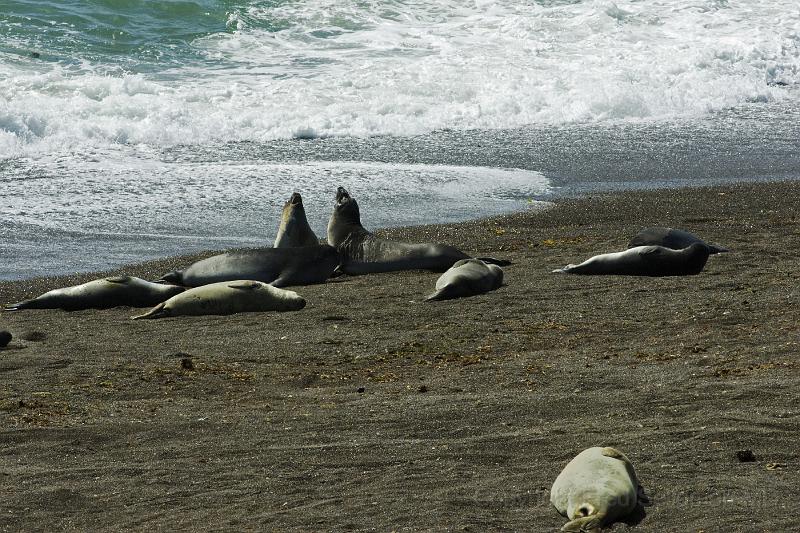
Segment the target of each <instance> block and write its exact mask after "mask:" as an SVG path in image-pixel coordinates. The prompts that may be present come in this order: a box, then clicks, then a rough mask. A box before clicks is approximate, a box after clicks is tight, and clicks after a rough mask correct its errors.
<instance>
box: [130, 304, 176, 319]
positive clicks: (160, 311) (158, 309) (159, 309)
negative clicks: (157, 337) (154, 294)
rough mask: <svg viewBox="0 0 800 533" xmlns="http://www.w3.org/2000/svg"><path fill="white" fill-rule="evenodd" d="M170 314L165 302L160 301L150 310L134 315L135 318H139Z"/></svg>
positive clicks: (162, 316) (161, 316) (160, 316)
mask: <svg viewBox="0 0 800 533" xmlns="http://www.w3.org/2000/svg"><path fill="white" fill-rule="evenodd" d="M167 316H169V311H168V310H167V309H165V305H164V303H160V304H158V305H157V306H155V307H154V308H152V309H151V310H149V311H148V312H146V313H144V314H142V315H136V316H132V317H131V318H132V319H133V320H139V319H140V318H164V317H167Z"/></svg>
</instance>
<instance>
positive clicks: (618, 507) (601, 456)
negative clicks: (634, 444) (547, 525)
mask: <svg viewBox="0 0 800 533" xmlns="http://www.w3.org/2000/svg"><path fill="white" fill-rule="evenodd" d="M640 501H641V503H646V502H647V497H646V496H645V495H644V491H643V490H642V489H641V487H640V486H639V480H638V479H637V478H636V472H635V471H634V469H633V465H632V464H631V462H630V461H629V460H628V458H627V457H625V455H623V454H622V452H620V451H618V450H615V449H614V448H598V447H595V448H589V449H587V450H584V451H582V452H581V453H579V454H578V455H577V456H576V457H575V458H574V459H573V460H572V461H570V462H569V464H567V466H566V467H564V470H562V471H561V473H560V474H559V475H558V477H557V478H556V481H555V482H554V483H553V488H551V489H550V503H552V504H553V506H554V507H555V508H556V510H557V511H558V512H559V513H561V514H562V515H563V516H566V517H567V518H569V519H570V522H567V524H566V525H565V526H564V527H562V528H561V531H573V532H595V531H597V532H599V531H600V529H601V528H602V527H603V526H605V525H608V524H611V523H613V522H614V521H616V520H617V519H619V518H622V517H624V516H626V515H628V514H630V513H631V512H632V511H633V510H634V509H636V507H637V505H638V503H639V502H640Z"/></svg>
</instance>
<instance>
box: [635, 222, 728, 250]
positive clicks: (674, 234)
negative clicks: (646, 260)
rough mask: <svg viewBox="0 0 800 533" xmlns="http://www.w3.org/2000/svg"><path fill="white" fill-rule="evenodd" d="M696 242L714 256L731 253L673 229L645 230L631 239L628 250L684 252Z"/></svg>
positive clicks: (686, 232) (695, 236) (690, 234)
mask: <svg viewBox="0 0 800 533" xmlns="http://www.w3.org/2000/svg"><path fill="white" fill-rule="evenodd" d="M696 242H699V243H700V244H705V245H706V246H708V249H709V253H712V254H721V253H725V252H730V250H728V249H727V248H723V247H722V246H717V245H716V244H709V243H707V242H705V241H703V239H701V238H700V237H698V236H697V235H694V234H692V233H689V232H688V231H683V230H682V229H673V228H645V229H643V230H642V231H640V232H639V233H637V234H636V235H635V236H634V237H633V239H631V242H629V243H628V248H636V247H637V246H663V247H664V248H671V249H673V250H682V249H683V248H687V247H689V246H691V245H692V244H694V243H696Z"/></svg>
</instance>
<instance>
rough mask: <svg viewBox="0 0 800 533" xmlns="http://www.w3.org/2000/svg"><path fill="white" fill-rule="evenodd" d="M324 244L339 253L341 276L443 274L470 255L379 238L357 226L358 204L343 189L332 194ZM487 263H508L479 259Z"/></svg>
mask: <svg viewBox="0 0 800 533" xmlns="http://www.w3.org/2000/svg"><path fill="white" fill-rule="evenodd" d="M328 244H330V245H331V246H335V247H336V249H337V250H339V252H341V254H342V266H341V270H342V272H344V273H345V274H370V273H374V272H394V271H397V270H433V271H435V272H444V271H445V270H447V269H448V268H450V267H451V266H453V263H455V262H456V261H459V260H461V259H470V256H468V255H467V254H465V253H464V252H462V251H461V250H458V249H457V248H453V247H452V246H447V245H444V244H429V243H426V244H408V243H404V242H397V241H389V240H386V239H381V238H378V237H376V236H375V235H373V234H372V233H370V232H369V231H367V230H366V229H365V228H364V226H362V225H361V213H360V211H359V209H358V203H357V202H356V201H355V199H354V198H353V197H351V196H350V194H349V193H348V192H347V191H346V190H345V189H344V187H339V188H338V189H337V191H336V205H334V207H333V213H332V214H331V218H330V221H329V222H328ZM479 259H482V260H483V261H485V262H487V263H493V264H500V265H508V264H510V263H509V262H508V261H501V260H498V259H492V258H489V257H487V258H483V257H481V258H479Z"/></svg>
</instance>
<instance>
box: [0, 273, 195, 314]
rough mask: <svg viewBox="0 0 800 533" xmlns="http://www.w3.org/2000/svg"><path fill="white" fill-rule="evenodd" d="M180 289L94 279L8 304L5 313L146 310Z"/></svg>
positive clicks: (127, 279) (118, 279)
mask: <svg viewBox="0 0 800 533" xmlns="http://www.w3.org/2000/svg"><path fill="white" fill-rule="evenodd" d="M184 290H185V289H184V287H177V286H175V285H165V284H163V283H153V282H150V281H145V280H143V279H141V278H135V277H132V276H116V277H110V278H103V279H96V280H94V281H90V282H88V283H83V284H82V285H74V286H72V287H65V288H62V289H54V290H52V291H49V292H46V293H44V294H42V295H41V296H37V297H36V298H32V299H30V300H25V301H24V302H18V303H15V304H10V305H8V306H7V307H6V310H7V311H16V310H20V309H65V310H67V311H77V310H79V309H108V308H110V307H118V306H121V305H125V306H129V307H149V306H151V305H155V304H157V303H160V302H163V301H164V300H166V299H168V298H170V297H172V296H175V295H176V294H178V293H181V292H183V291H184Z"/></svg>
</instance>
